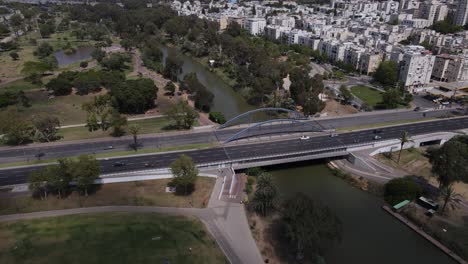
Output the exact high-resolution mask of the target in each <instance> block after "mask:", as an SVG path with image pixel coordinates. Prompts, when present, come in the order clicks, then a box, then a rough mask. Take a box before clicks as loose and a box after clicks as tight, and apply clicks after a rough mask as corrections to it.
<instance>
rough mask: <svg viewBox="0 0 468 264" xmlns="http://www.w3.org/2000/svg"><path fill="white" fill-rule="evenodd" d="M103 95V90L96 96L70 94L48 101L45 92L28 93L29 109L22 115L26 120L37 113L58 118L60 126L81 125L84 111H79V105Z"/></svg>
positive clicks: (84, 114)
mask: <svg viewBox="0 0 468 264" xmlns="http://www.w3.org/2000/svg"><path fill="white" fill-rule="evenodd" d="M104 93H105V90H104V89H103V90H102V92H101V93H96V94H88V95H76V94H72V95H67V96H56V97H54V98H52V99H49V95H48V93H47V92H46V91H40V90H36V91H29V92H27V93H26V96H27V97H28V98H29V99H30V100H31V107H27V108H24V110H23V111H22V113H23V114H24V116H25V117H28V118H31V117H32V116H34V115H36V114H38V113H45V114H48V115H51V116H56V117H58V118H59V120H60V124H61V125H73V124H81V123H85V122H86V111H83V110H82V109H81V105H82V104H83V103H85V102H88V101H90V100H92V99H93V98H94V97H95V96H97V95H99V94H104Z"/></svg>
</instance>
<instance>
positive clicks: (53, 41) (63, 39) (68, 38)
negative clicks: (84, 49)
mask: <svg viewBox="0 0 468 264" xmlns="http://www.w3.org/2000/svg"><path fill="white" fill-rule="evenodd" d="M38 42H48V43H49V44H50V45H51V46H52V47H53V48H54V50H56V51H57V50H62V49H64V48H65V47H66V45H67V43H70V45H71V47H73V48H77V47H80V46H94V44H95V43H96V42H95V41H92V40H80V39H77V38H76V37H75V36H74V35H73V34H72V33H71V31H64V32H58V33H54V34H52V35H50V37H49V38H43V39H38Z"/></svg>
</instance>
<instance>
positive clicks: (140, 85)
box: [111, 78, 158, 114]
mask: <svg viewBox="0 0 468 264" xmlns="http://www.w3.org/2000/svg"><path fill="white" fill-rule="evenodd" d="M157 91H158V88H157V87H156V86H155V85H154V82H153V80H151V79H145V78H142V79H137V80H126V81H125V82H122V83H120V84H118V85H114V86H112V87H111V95H112V97H113V105H114V106H115V107H116V108H117V109H118V110H119V112H121V113H128V114H142V113H144V112H145V111H146V110H148V109H150V108H152V107H154V101H155V100H156V93H157Z"/></svg>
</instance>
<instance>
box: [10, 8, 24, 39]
mask: <svg viewBox="0 0 468 264" xmlns="http://www.w3.org/2000/svg"><path fill="white" fill-rule="evenodd" d="M10 24H11V27H12V28H13V30H14V31H15V35H16V36H17V37H18V36H19V31H20V29H21V26H22V25H23V18H22V17H21V15H20V14H14V15H12V16H11V17H10Z"/></svg>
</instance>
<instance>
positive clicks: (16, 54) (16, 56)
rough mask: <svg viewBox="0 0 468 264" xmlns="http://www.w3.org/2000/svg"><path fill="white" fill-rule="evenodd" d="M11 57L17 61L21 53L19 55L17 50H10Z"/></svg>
mask: <svg viewBox="0 0 468 264" xmlns="http://www.w3.org/2000/svg"><path fill="white" fill-rule="evenodd" d="M10 57H11V58H12V59H13V60H14V61H16V60H18V59H19V55H18V53H17V52H10Z"/></svg>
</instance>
